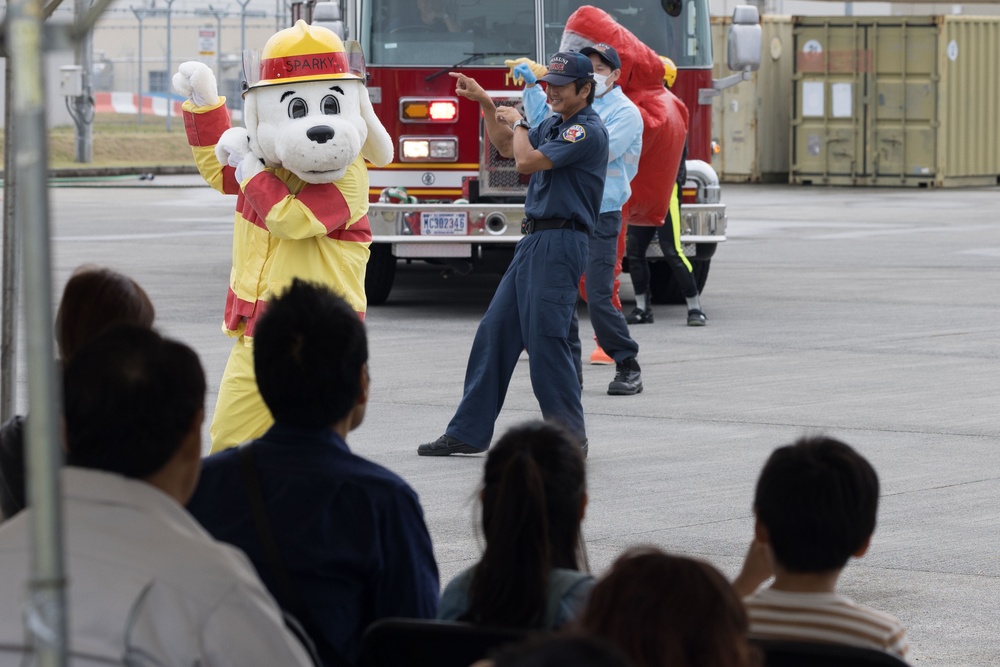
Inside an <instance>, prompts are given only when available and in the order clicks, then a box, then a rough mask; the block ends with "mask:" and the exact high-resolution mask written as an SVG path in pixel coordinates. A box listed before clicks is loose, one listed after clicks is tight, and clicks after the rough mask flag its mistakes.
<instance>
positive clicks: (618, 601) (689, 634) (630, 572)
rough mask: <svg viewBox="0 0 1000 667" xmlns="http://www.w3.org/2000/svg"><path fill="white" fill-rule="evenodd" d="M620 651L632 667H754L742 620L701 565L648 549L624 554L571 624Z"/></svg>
mask: <svg viewBox="0 0 1000 667" xmlns="http://www.w3.org/2000/svg"><path fill="white" fill-rule="evenodd" d="M577 625H578V628H579V630H580V631H581V632H582V633H583V634H585V635H587V636H588V637H599V638H601V639H605V640H607V641H609V642H611V643H612V644H614V645H616V646H618V647H619V648H620V649H622V650H623V651H624V652H625V654H626V655H628V656H629V658H630V659H631V660H632V662H633V664H634V665H635V667H753V666H755V665H758V664H759V655H758V652H757V651H756V650H755V649H754V648H753V647H751V646H750V645H749V644H748V643H747V615H746V611H744V609H743V605H742V604H741V603H740V599H739V597H738V596H737V595H736V592H735V591H734V590H733V588H732V586H730V585H729V582H728V581H726V578H725V577H723V576H722V574H721V573H720V572H719V571H718V570H716V569H715V568H714V567H712V566H711V565H709V564H708V563H706V562H704V561H700V560H696V559H694V558H687V557H684V556H674V555H671V554H667V553H664V552H663V551H660V550H659V549H656V548H653V547H642V548H634V549H630V550H629V551H627V552H625V553H624V554H623V555H622V556H620V557H619V558H618V560H616V561H615V563H614V565H612V566H611V571H610V572H609V573H608V574H607V575H606V576H605V577H604V578H602V579H601V580H600V581H599V582H598V583H597V586H595V587H594V590H593V591H592V592H591V594H590V601H589V602H588V603H587V608H586V610H585V611H584V612H583V615H582V616H581V617H580V620H579V622H578V624H577Z"/></svg>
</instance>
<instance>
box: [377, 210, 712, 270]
mask: <svg viewBox="0 0 1000 667" xmlns="http://www.w3.org/2000/svg"><path fill="white" fill-rule="evenodd" d="M523 218H524V207H523V206H521V205H520V204H441V203H437V204H435V203H431V202H417V203H413V204H383V203H373V204H371V206H370V208H369V209H368V222H369V224H370V225H371V229H372V242H373V243H385V244H391V245H392V254H393V255H394V256H396V257H398V258H407V259H420V258H434V257H472V256H473V255H474V249H473V246H476V245H479V246H483V245H498V246H502V245H513V244H515V243H517V242H518V241H519V240H520V239H521V236H522V235H521V220H522V219H523ZM726 222H727V220H726V205H725V204H721V203H715V204H685V205H684V206H682V207H681V246H682V248H683V249H684V254H685V255H687V256H689V257H694V256H696V255H697V246H698V245H700V244H706V243H712V244H716V243H722V242H724V241H725V240H726ZM648 256H649V258H651V259H653V258H656V257H658V256H662V253H661V252H660V249H659V244H656V243H653V244H650V247H649V251H648Z"/></svg>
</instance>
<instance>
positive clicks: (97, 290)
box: [56, 265, 156, 362]
mask: <svg viewBox="0 0 1000 667" xmlns="http://www.w3.org/2000/svg"><path fill="white" fill-rule="evenodd" d="M155 315H156V311H155V310H154V309H153V304H152V302H151V301H150V300H149V297H148V296H147V295H146V292H145V291H144V290H143V289H142V288H141V287H139V285H138V283H136V282H135V281H134V280H132V279H131V278H129V277H128V276H125V275H122V274H120V273H118V272H117V271H112V270H111V269H107V268H104V267H99V266H89V265H84V266H81V267H79V268H77V269H76V271H74V272H73V275H72V276H70V279H69V280H68V281H67V282H66V287H65V288H63V294H62V300H61V301H60V302H59V310H58V312H57V313H56V344H57V345H58V347H59V358H60V359H62V360H63V361H64V362H65V361H67V360H69V358H70V357H72V356H73V355H74V354H75V353H76V351H77V350H79V349H80V348H81V347H82V346H83V345H85V344H87V343H88V342H90V341H91V340H93V339H94V338H95V337H96V336H97V335H98V334H99V333H101V332H102V331H104V330H105V329H107V328H108V327H110V326H112V325H114V324H118V323H126V324H135V325H137V326H140V327H145V328H149V327H151V326H153V318H154V317H155Z"/></svg>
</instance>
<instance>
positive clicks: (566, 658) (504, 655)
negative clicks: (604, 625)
mask: <svg viewBox="0 0 1000 667" xmlns="http://www.w3.org/2000/svg"><path fill="white" fill-rule="evenodd" d="M568 665H572V667H634V666H633V664H632V663H631V662H629V659H628V658H627V657H626V656H625V654H624V653H622V652H621V651H620V650H619V649H618V648H616V647H615V646H613V645H612V644H610V643H608V642H606V641H602V640H600V639H595V638H593V637H581V636H579V635H575V634H570V635H555V636H552V635H542V636H540V637H534V638H532V639H529V640H527V641H524V642H521V643H519V644H514V645H513V646H507V647H505V648H502V649H500V650H499V651H497V652H496V654H495V655H494V656H493V657H492V659H490V660H480V661H479V662H477V663H475V664H473V665H472V667H567V666H568Z"/></svg>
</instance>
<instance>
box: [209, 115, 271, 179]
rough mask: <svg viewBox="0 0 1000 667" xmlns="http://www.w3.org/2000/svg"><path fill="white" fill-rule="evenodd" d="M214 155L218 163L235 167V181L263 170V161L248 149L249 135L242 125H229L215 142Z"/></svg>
mask: <svg viewBox="0 0 1000 667" xmlns="http://www.w3.org/2000/svg"><path fill="white" fill-rule="evenodd" d="M215 157H216V158H217V159H218V160H219V164H228V165H229V166H230V167H235V168H236V181H237V182H238V183H242V182H243V181H244V180H246V179H248V178H253V177H254V176H256V175H257V174H259V173H260V172H262V171H264V162H263V160H261V159H260V157H259V156H258V155H257V154H256V153H254V152H253V151H252V150H251V149H250V135H249V134H247V131H246V129H244V128H242V127H231V128H229V129H228V130H226V131H225V132H223V133H222V136H221V137H219V143H217V144H215Z"/></svg>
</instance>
